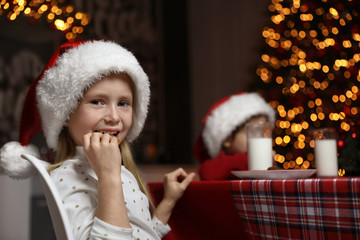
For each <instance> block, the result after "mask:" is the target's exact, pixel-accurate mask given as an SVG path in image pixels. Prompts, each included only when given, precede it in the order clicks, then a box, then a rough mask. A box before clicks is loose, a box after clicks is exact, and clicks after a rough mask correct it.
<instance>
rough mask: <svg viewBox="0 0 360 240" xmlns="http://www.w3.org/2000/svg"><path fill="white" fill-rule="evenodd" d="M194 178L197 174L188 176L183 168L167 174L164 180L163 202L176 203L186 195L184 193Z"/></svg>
mask: <svg viewBox="0 0 360 240" xmlns="http://www.w3.org/2000/svg"><path fill="white" fill-rule="evenodd" d="M194 177H195V173H190V174H187V173H186V172H185V171H184V169H182V168H178V169H176V170H175V171H173V172H170V173H168V174H165V176H164V180H163V184H164V198H163V200H167V201H172V202H174V203H176V201H177V200H178V199H179V198H180V197H181V196H182V195H183V194H184V191H185V190H186V188H187V187H188V186H189V184H190V182H191V181H192V180H193V179H194Z"/></svg>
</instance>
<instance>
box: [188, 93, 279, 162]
mask: <svg viewBox="0 0 360 240" xmlns="http://www.w3.org/2000/svg"><path fill="white" fill-rule="evenodd" d="M257 115H265V116H267V118H268V121H269V122H270V123H271V124H272V126H274V124H275V110H274V109H273V108H272V107H271V106H270V105H269V104H268V103H267V102H265V100H264V99H263V98H262V97H261V96H260V95H259V94H257V93H246V92H240V93H237V94H233V95H230V96H227V97H225V98H223V99H221V100H219V101H217V102H216V103H214V104H213V106H212V107H211V108H210V109H209V110H208V112H207V114H206V115H205V117H204V119H203V120H202V130H201V133H200V135H199V137H198V139H197V141H196V143H195V146H194V148H193V154H194V156H195V158H196V159H197V160H198V161H199V162H204V161H206V160H208V159H211V158H215V157H216V156H217V155H219V153H220V151H221V148H222V143H223V142H224V140H225V139H226V138H227V137H228V136H230V134H231V133H232V132H233V131H234V130H235V129H236V128H237V127H238V126H241V125H243V124H245V123H246V122H247V121H248V120H250V119H251V118H252V117H255V116H257Z"/></svg>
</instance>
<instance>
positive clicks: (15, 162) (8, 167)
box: [0, 141, 40, 179]
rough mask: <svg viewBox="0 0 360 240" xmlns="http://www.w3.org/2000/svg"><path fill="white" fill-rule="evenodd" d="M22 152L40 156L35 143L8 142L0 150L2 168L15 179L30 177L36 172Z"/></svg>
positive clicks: (0, 165)
mask: <svg viewBox="0 0 360 240" xmlns="http://www.w3.org/2000/svg"><path fill="white" fill-rule="evenodd" d="M21 154H30V155H33V156H35V157H37V158H39V157H40V154H39V151H38V149H37V147H35V146H34V145H27V146H21V144H20V143H19V142H15V141H13V142H8V143H6V144H5V145H4V146H3V147H2V148H1V151H0V169H1V170H2V171H4V173H5V174H7V175H8V176H9V177H12V178H15V179H24V178H28V177H30V176H31V175H33V174H34V173H35V169H34V167H33V166H32V165H31V163H29V162H28V161H27V160H25V159H23V158H22V157H21Z"/></svg>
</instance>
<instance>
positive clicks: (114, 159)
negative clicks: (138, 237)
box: [83, 132, 122, 178]
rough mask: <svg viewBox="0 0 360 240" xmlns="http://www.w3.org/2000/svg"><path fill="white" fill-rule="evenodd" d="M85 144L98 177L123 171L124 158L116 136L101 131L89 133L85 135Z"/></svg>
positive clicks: (86, 151) (90, 162)
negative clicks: (122, 162)
mask: <svg viewBox="0 0 360 240" xmlns="http://www.w3.org/2000/svg"><path fill="white" fill-rule="evenodd" d="M83 144H84V152H85V155H86V157H87V159H88V162H89V164H90V166H91V168H92V169H93V170H94V172H95V173H96V175H97V176H98V178H100V177H102V176H104V175H108V174H120V173H121V161H122V158H121V153H120V149H119V145H118V139H117V138H116V137H115V136H112V135H109V134H107V133H105V134H102V133H99V132H93V133H88V134H85V135H84V136H83ZM118 176H119V175H118Z"/></svg>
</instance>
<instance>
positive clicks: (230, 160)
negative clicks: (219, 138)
mask: <svg viewBox="0 0 360 240" xmlns="http://www.w3.org/2000/svg"><path fill="white" fill-rule="evenodd" d="M241 170H248V161H247V153H238V154H234V155H226V154H225V152H223V151H222V152H220V154H219V155H218V156H217V157H216V158H213V159H208V160H206V161H204V162H202V163H200V165H199V169H198V172H199V176H200V178H201V180H231V179H236V177H235V176H234V175H233V174H232V173H231V171H241Z"/></svg>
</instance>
